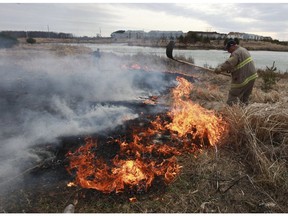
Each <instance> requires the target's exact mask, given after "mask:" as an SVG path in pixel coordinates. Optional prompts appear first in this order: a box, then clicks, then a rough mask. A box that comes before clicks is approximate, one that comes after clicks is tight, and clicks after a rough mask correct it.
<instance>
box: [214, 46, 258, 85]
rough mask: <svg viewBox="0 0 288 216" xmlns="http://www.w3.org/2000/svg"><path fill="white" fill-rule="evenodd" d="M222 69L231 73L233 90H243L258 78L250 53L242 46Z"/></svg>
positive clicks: (238, 47) (221, 66) (222, 65)
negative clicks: (242, 88)
mask: <svg viewBox="0 0 288 216" xmlns="http://www.w3.org/2000/svg"><path fill="white" fill-rule="evenodd" d="M220 68H221V70H222V71H228V72H231V75H232V80H231V88H241V87H243V86H245V85H246V84H247V83H249V82H250V81H251V80H254V79H256V78H257V77H258V75H257V72H256V68H255V65H254V61H253V59H252V57H251V55H250V53H249V52H248V50H246V49H245V48H243V47H241V46H237V48H236V50H235V51H234V52H233V53H231V55H230V57H229V59H227V60H226V61H225V62H224V63H223V64H221V65H220Z"/></svg>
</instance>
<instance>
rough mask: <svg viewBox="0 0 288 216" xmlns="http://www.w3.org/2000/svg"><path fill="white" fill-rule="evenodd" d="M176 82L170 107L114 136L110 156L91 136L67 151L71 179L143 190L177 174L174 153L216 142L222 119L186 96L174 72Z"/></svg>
mask: <svg viewBox="0 0 288 216" xmlns="http://www.w3.org/2000/svg"><path fill="white" fill-rule="evenodd" d="M177 81H178V86H176V87H175V88H174V89H173V90H172V96H173V104H172V106H171V110H170V111H169V112H168V113H166V114H160V115H158V116H157V117H156V119H154V120H152V121H151V122H149V124H148V125H147V127H133V129H131V131H129V134H131V137H126V136H128V135H129V134H126V135H125V137H123V138H119V139H115V140H114V141H113V142H115V143H117V144H118V145H119V147H120V148H119V152H118V153H117V155H116V156H115V157H114V158H113V159H109V160H108V159H105V158H103V156H101V154H100V153H99V152H98V151H97V149H98V146H97V142H96V140H94V139H92V138H91V137H90V138H87V139H86V144H85V145H84V146H81V147H80V148H78V149H77V150H76V151H75V152H68V153H67V157H68V158H69V162H70V164H69V167H67V171H68V172H69V173H70V174H71V175H75V181H74V183H73V184H74V185H79V186H81V187H83V188H91V189H95V190H99V191H102V192H103V193H111V192H113V191H115V192H116V193H119V192H123V191H125V190H126V189H128V190H137V191H147V189H148V188H150V187H151V185H152V183H153V181H154V180H155V179H156V178H157V179H161V180H162V181H163V182H164V183H165V184H169V183H171V182H173V181H174V180H175V179H176V178H177V176H178V175H179V173H180V170H181V166H180V165H179V164H178V161H177V158H176V156H177V155H181V154H183V153H187V152H190V153H193V152H197V151H200V150H201V149H202V148H203V147H207V146H213V145H216V144H217V143H218V142H219V141H220V139H221V137H222V136H223V134H225V131H227V127H226V123H225V122H224V121H223V120H222V118H221V117H219V116H217V115H216V114H215V113H214V112H213V111H209V110H206V109H204V108H203V107H201V106H200V105H198V104H195V103H193V102H192V101H191V100H190V99H189V95H190V93H191V92H193V86H192V84H191V83H189V82H188V81H187V80H185V79H184V78H180V77H177ZM130 132H131V133H130ZM128 140H129V141H128ZM106 145H109V143H106ZM69 184H70V185H73V184H72V183H69Z"/></svg>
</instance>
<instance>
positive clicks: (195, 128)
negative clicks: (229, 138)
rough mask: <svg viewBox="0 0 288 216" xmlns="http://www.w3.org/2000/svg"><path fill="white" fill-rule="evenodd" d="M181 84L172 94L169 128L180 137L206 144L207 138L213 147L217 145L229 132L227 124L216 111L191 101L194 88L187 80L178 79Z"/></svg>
mask: <svg viewBox="0 0 288 216" xmlns="http://www.w3.org/2000/svg"><path fill="white" fill-rule="evenodd" d="M177 80H178V82H179V83H180V84H179V85H178V86H177V87H176V88H175V89H174V90H173V92H172V94H173V98H174V104H173V107H172V110H171V111H170V112H169V113H168V115H169V116H170V117H171V118H172V119H173V120H172V122H171V123H170V124H168V125H167V128H168V129H170V130H172V131H176V132H177V133H178V136H180V137H184V136H187V135H192V136H193V138H194V139H195V138H196V137H199V138H201V141H202V143H203V142H204V138H205V136H207V138H208V140H209V142H210V144H211V145H215V144H216V143H217V142H218V141H219V140H220V138H221V137H222V135H223V133H224V132H225V131H226V130H227V127H226V124H225V122H224V121H223V120H222V118H221V117H218V116H216V114H215V112H214V111H211V110H207V109H204V108H203V107H201V106H200V105H199V104H196V103H193V102H192V101H191V100H189V94H190V93H191V92H192V90H193V86H192V84H191V83H190V82H188V81H187V80H186V79H184V78H181V77H177Z"/></svg>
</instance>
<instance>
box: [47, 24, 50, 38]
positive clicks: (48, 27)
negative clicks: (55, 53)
mask: <svg viewBox="0 0 288 216" xmlns="http://www.w3.org/2000/svg"><path fill="white" fill-rule="evenodd" d="M47 30H48V38H50V31H49V25H47Z"/></svg>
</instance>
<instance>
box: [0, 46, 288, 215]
mask: <svg viewBox="0 0 288 216" xmlns="http://www.w3.org/2000/svg"><path fill="white" fill-rule="evenodd" d="M243 45H244V46H246V47H249V46H251V47H253V48H259V49H262V48H263V46H266V45H267V44H258V43H257V44H252V43H249V44H248V43H247V44H243ZM258 46H259V47H258ZM267 46H268V45H267ZM260 47H261V48H260ZM271 47H272V45H271ZM274 48H275V47H273V49H274ZM265 49H267V47H266V48H265ZM271 49H272V48H271ZM277 49H278V48H277ZM279 49H280V48H279ZM40 51H41V52H47V53H49V54H51V55H54V56H56V57H63V56H71V55H72V56H81V55H89V54H91V52H92V51H91V50H90V49H87V48H85V47H81V46H80V47H79V46H77V47H74V46H64V45H57V44H55V45H49V46H47V45H45V44H44V43H40V44H36V45H26V44H22V45H20V46H19V47H16V48H13V49H11V50H7V51H1V50H0V56H4V55H11V56H14V57H15V55H16V56H17V58H18V59H21V60H23V58H24V59H25V57H24V55H25V53H27V52H29V53H34V54H37V53H38V52H40ZM119 58H120V57H119ZM124 59H125V61H127V64H129V62H130V63H135V62H136V63H137V62H138V60H140V59H141V64H142V66H145V65H146V66H149V67H153V66H155V68H156V69H157V68H158V66H159V65H161V66H163V65H164V66H165V67H166V68H167V71H169V72H171V73H179V74H181V73H182V74H184V75H186V76H192V77H194V78H195V79H197V80H198V81H199V82H195V83H193V86H194V87H193V91H191V93H190V98H189V100H191V101H193V102H194V103H197V104H199V105H201V106H202V107H203V108H205V109H207V110H211V111H214V112H215V113H216V114H217V115H220V116H223V119H224V120H225V121H226V122H227V123H228V125H229V130H228V136H225V137H223V140H222V141H221V143H219V144H218V145H217V146H216V147H208V148H205V149H202V150H201V152H199V153H197V154H182V155H180V156H179V157H177V159H178V161H179V164H180V165H181V166H182V169H181V173H180V174H179V176H177V178H176V179H175V180H174V181H173V182H172V183H171V184H169V185H167V186H165V187H163V186H159V187H157V186H154V188H153V190H152V191H149V192H147V193H143V194H136V195H135V196H136V198H137V199H136V201H135V202H130V201H129V199H128V197H129V194H128V195H127V194H125V193H124V194H122V193H120V194H115V193H111V194H103V193H101V192H99V191H95V190H89V189H83V188H80V187H71V188H68V187H66V183H67V182H65V181H61V182H59V183H58V184H55V185H52V188H50V189H49V191H47V190H45V189H44V188H43V189H41V188H40V189H39V188H38V190H34V189H33V187H27V188H26V187H25V186H23V187H22V188H21V189H19V190H17V191H14V192H13V193H11V194H9V195H6V196H0V210H1V212H3V213H4V212H8V213H21V212H30V213H31V212H34V213H36V212H37V213H61V212H63V210H64V208H65V207H66V206H68V204H74V206H75V213H288V206H287V195H288V161H287V160H288V112H287V107H288V85H287V81H288V77H287V74H284V75H280V74H279V75H277V76H278V77H279V81H278V82H277V83H276V84H275V85H274V86H273V87H272V89H270V90H269V91H267V92H264V91H263V90H262V89H261V86H262V84H263V80H262V78H261V77H259V78H258V79H257V80H256V84H255V88H254V90H253V93H252V96H251V101H250V104H249V105H248V106H247V107H240V106H237V105H236V106H233V107H227V106H226V104H225V101H226V97H227V93H228V89H229V81H230V80H229V77H226V76H221V75H215V74H212V73H211V72H206V71H198V70H195V69H194V68H191V67H188V66H185V65H183V64H181V63H177V62H173V61H172V60H170V59H165V58H164V59H163V58H160V57H159V58H156V57H153V58H151V57H149V56H142V55H141V54H139V55H138V56H135V57H130V58H129V57H125V56H124V57H123V61H124ZM139 62H140V61H139ZM180 76H181V75H180ZM169 98H170V95H169V93H167V95H163V96H162V98H161V99H162V103H166V104H169V103H170V100H169ZM27 173H29V170H27V172H24V173H22V174H21V175H27ZM1 184H2V183H1Z"/></svg>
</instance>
